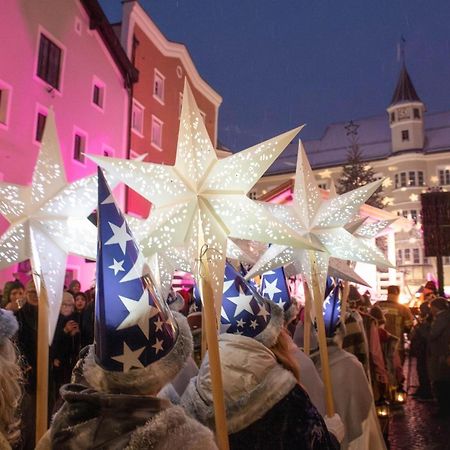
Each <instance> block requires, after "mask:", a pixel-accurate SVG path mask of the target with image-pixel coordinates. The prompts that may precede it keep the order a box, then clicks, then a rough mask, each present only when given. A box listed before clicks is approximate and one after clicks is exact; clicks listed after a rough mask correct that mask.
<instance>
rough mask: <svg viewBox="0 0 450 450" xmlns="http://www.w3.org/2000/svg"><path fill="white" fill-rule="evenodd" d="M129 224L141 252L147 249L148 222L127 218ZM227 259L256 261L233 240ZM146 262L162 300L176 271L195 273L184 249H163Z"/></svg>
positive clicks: (250, 262)
mask: <svg viewBox="0 0 450 450" xmlns="http://www.w3.org/2000/svg"><path fill="white" fill-rule="evenodd" d="M127 222H128V225H129V226H130V228H131V230H132V231H133V234H134V236H135V238H136V241H137V242H139V243H140V244H139V246H140V248H141V250H142V249H143V248H145V244H144V245H141V242H142V239H143V238H145V236H146V234H147V231H146V230H147V221H146V220H143V219H139V218H137V217H131V216H127ZM227 258H229V259H235V260H238V261H243V262H245V263H249V264H254V263H255V261H256V259H255V258H254V257H252V256H251V255H249V254H247V253H246V252H245V250H244V249H242V248H241V247H240V246H238V245H237V244H235V243H234V242H233V241H232V240H231V239H228V240H227ZM146 262H147V264H148V266H149V267H150V270H151V272H152V274H153V278H154V280H157V281H155V283H156V284H157V287H158V289H159V291H160V293H161V296H162V298H164V299H167V297H168V295H169V292H170V289H171V287H172V279H173V274H174V272H175V271H176V270H182V271H184V272H191V273H194V272H195V268H194V267H193V266H192V264H191V261H190V260H189V258H188V255H187V252H186V250H185V249H183V248H169V247H166V248H163V249H162V250H159V251H158V252H157V253H153V254H152V255H151V256H150V257H148V258H146Z"/></svg>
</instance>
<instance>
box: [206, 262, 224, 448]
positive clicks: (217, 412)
mask: <svg viewBox="0 0 450 450" xmlns="http://www.w3.org/2000/svg"><path fill="white" fill-rule="evenodd" d="M205 259H206V258H205ZM203 268H204V272H203V274H202V276H201V278H200V279H201V289H202V299H203V311H204V319H205V321H204V323H203V324H202V332H203V329H204V330H205V331H206V340H207V344H208V355H209V368H210V371H211V383H212V394H213V401H214V419H215V425H216V441H217V445H218V447H219V449H220V450H228V449H229V443H228V426H227V417H226V412H225V401H224V395H223V383H222V370H221V365H220V356H219V343H218V340H217V325H216V317H217V316H216V311H215V307H214V293H213V289H212V287H211V283H210V276H209V267H208V262H207V261H206V260H205V261H204V264H203Z"/></svg>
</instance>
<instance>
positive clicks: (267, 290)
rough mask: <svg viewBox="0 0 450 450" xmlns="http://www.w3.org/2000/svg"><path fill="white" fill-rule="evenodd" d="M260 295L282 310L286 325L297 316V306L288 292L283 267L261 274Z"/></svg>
mask: <svg viewBox="0 0 450 450" xmlns="http://www.w3.org/2000/svg"><path fill="white" fill-rule="evenodd" d="M260 293H261V295H262V296H263V297H265V298H268V299H269V300H272V301H273V302H274V303H276V304H277V305H278V306H279V307H280V308H282V309H283V311H284V320H285V322H286V323H289V322H291V321H292V320H293V319H294V318H295V316H296V315H297V313H298V306H297V303H296V302H295V300H294V299H293V298H292V297H291V294H290V292H289V287H288V284H287V282H286V275H285V273H284V269H283V267H278V268H277V269H274V270H269V271H268V272H264V273H263V274H262V276H261V288H260Z"/></svg>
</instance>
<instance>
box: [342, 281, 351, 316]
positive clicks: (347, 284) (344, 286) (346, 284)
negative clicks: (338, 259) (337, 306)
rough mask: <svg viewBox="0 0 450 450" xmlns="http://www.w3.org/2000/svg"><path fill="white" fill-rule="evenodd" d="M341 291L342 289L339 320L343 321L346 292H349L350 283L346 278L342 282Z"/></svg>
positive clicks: (346, 301) (345, 307)
mask: <svg viewBox="0 0 450 450" xmlns="http://www.w3.org/2000/svg"><path fill="white" fill-rule="evenodd" d="M343 288H344V289H343V291H342V304H341V321H342V323H344V322H345V313H346V312H347V305H348V294H349V292H350V283H349V282H348V280H345V281H344V282H343Z"/></svg>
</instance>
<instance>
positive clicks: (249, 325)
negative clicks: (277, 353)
mask: <svg viewBox="0 0 450 450" xmlns="http://www.w3.org/2000/svg"><path fill="white" fill-rule="evenodd" d="M283 321H284V318H283V311H282V309H281V308H280V307H279V306H277V305H276V304H275V303H273V302H272V301H270V300H269V299H266V298H264V297H262V296H261V295H260V294H259V293H258V292H257V290H256V289H255V288H254V287H253V286H252V285H251V284H250V283H248V282H247V281H246V280H245V279H244V278H243V277H242V275H241V274H239V273H238V272H237V271H236V270H235V269H234V268H233V266H232V265H231V264H229V263H227V264H226V266H225V278H224V285H223V296H222V310H221V332H222V333H231V334H239V335H243V336H247V337H251V338H254V339H256V340H258V341H260V342H261V343H262V344H264V345H266V346H267V347H272V346H273V345H274V344H275V343H276V341H277V339H278V335H279V334H280V331H281V328H282V327H283Z"/></svg>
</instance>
